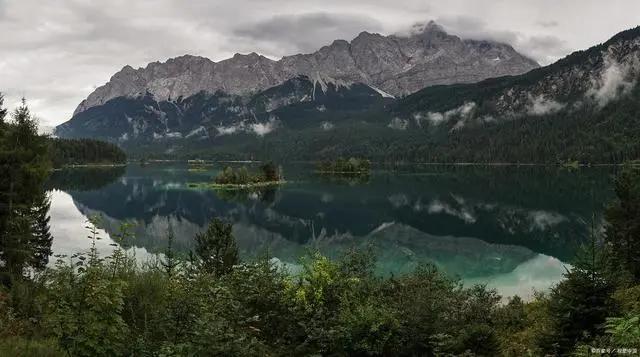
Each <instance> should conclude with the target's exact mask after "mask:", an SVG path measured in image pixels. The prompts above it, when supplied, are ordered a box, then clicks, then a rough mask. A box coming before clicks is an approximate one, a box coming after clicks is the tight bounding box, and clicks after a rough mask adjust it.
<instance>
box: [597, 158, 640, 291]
mask: <svg viewBox="0 0 640 357" xmlns="http://www.w3.org/2000/svg"><path fill="white" fill-rule="evenodd" d="M615 192H616V196H617V200H616V201H615V202H614V203H612V204H611V205H609V206H608V207H607V210H606V212H605V216H606V219H607V234H606V240H607V243H608V244H609V245H610V247H611V249H612V250H613V258H614V259H613V260H612V261H613V262H614V264H615V265H617V266H616V267H614V268H620V269H622V270H623V271H625V272H627V273H628V274H631V276H632V277H633V278H634V279H635V281H636V282H638V281H640V171H639V170H638V169H635V168H633V167H631V166H625V167H624V168H623V170H622V171H621V172H620V174H619V175H618V177H617V178H616V180H615Z"/></svg>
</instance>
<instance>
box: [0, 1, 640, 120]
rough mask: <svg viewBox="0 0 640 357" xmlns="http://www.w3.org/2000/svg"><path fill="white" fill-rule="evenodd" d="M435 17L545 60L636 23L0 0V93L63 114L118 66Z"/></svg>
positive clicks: (637, 10) (635, 9)
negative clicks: (22, 98) (25, 99)
mask: <svg viewBox="0 0 640 357" xmlns="http://www.w3.org/2000/svg"><path fill="white" fill-rule="evenodd" d="M429 20H435V21H436V22H438V23H440V24H441V25H443V26H444V27H445V28H446V29H447V30H448V31H449V32H450V33H453V34H456V35H459V36H461V37H467V38H477V39H494V40H499V41H503V42H508V43H510V44H511V45H513V46H514V47H515V48H516V49H517V50H519V51H521V52H522V53H524V54H527V55H529V56H531V57H533V58H534V59H536V60H537V61H538V62H540V63H541V64H548V63H550V62H553V61H554V60H556V59H558V58H561V57H563V56H565V55H567V54H569V53H570V52H572V51H574V50H577V49H584V48H587V47H590V46H591V45H594V44H597V43H600V42H604V41H606V40H607V39H608V38H610V37H611V36H613V35H614V34H615V33H617V32H619V31H621V30H625V29H628V28H631V27H635V26H637V25H640V1H638V0H608V1H604V0H447V1H441V0H349V1H345V0H0V34H1V35H0V92H3V93H4V94H5V97H6V100H5V106H8V107H13V106H14V105H15V103H16V102H17V101H18V99H19V98H20V97H22V96H25V97H26V98H27V99H28V101H29V104H30V105H31V108H32V111H33V112H34V113H35V114H36V115H37V116H38V117H40V118H41V122H42V124H44V125H56V124H60V123H62V122H64V121H66V120H68V119H69V118H70V116H71V113H72V112H73V110H74V109H75V107H76V106H77V105H78V104H79V103H80V101H81V100H82V99H84V98H85V97H86V96H87V95H88V94H89V93H90V92H91V91H93V89H94V88H95V87H97V86H100V85H102V84H104V83H105V82H107V81H108V80H109V78H110V77H111V75H113V74H114V73H115V72H117V71H119V70H120V69H121V68H122V67H123V66H124V65H126V64H129V65H132V66H133V67H136V68H137V67H141V66H145V65H146V64H147V63H148V62H153V61H165V60H166V59H168V58H171V57H175V56H179V55H183V54H187V53H188V54H193V55H201V56H206V57H209V58H211V59H212V60H214V61H217V60H221V59H224V58H227V57H230V56H232V55H233V54H234V53H236V52H240V53H248V52H252V51H255V52H258V53H261V54H263V55H265V56H268V57H271V58H274V59H275V58H279V57H281V56H283V55H286V54H293V53H298V52H310V51H313V50H315V49H316V48H318V47H320V46H322V45H325V44H329V43H331V42H332V41H333V40H334V39H338V38H341V39H346V40H351V39H352V38H354V37H355V36H356V35H357V34H358V33H360V32H361V31H365V30H366V31H369V32H378V33H382V34H391V33H398V32H403V31H406V30H407V29H408V28H410V27H411V25H413V24H415V23H417V22H425V21H429Z"/></svg>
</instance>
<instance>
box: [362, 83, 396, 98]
mask: <svg viewBox="0 0 640 357" xmlns="http://www.w3.org/2000/svg"><path fill="white" fill-rule="evenodd" d="M369 88H371V89H373V90H374V91H376V92H378V94H380V95H381V96H382V98H391V99H396V97H394V96H392V95H391V94H389V93H387V92H385V91H383V90H382V89H379V88H377V87H375V86H372V85H369Z"/></svg>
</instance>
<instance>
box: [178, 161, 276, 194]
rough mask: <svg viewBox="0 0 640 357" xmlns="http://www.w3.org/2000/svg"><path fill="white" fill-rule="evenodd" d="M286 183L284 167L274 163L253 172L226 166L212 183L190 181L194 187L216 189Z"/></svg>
mask: <svg viewBox="0 0 640 357" xmlns="http://www.w3.org/2000/svg"><path fill="white" fill-rule="evenodd" d="M283 183H285V181H284V175H283V174H282V168H281V167H276V165H274V164H273V163H271V162H270V163H267V164H264V165H262V166H261V167H260V171H259V172H256V173H251V172H249V170H248V169H247V168H246V167H243V168H240V169H238V170H234V169H232V168H231V167H226V168H225V169H224V170H222V171H221V172H220V173H219V174H218V175H217V176H216V177H215V179H214V182H212V183H190V184H189V187H192V188H211V189H216V190H250V189H254V188H260V187H269V186H277V185H281V184H283Z"/></svg>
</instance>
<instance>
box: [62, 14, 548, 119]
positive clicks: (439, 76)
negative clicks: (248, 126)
mask: <svg viewBox="0 0 640 357" xmlns="http://www.w3.org/2000/svg"><path fill="white" fill-rule="evenodd" d="M496 59H497V61H496ZM537 67H539V65H538V64H537V63H536V62H535V61H533V60H532V59H530V58H528V57H526V56H523V55H521V54H519V53H518V52H517V51H515V50H514V49H513V47H511V46H510V45H506V44H501V43H498V42H491V41H477V40H465V39H461V38H459V37H457V36H454V35H449V34H448V33H446V32H445V31H444V29H443V28H442V27H441V26H439V25H437V24H435V23H434V22H430V23H428V24H427V25H425V26H424V28H422V29H421V30H418V31H413V32H412V33H411V34H409V35H408V36H406V37H405V36H401V35H389V36H383V35H380V34H376V33H369V32H366V31H363V32H361V33H360V34H359V35H358V36H357V37H355V38H354V39H353V40H352V41H351V42H348V41H346V40H335V41H333V43H331V44H330V45H326V46H322V47H321V48H320V49H318V51H316V52H313V53H307V54H295V55H290V56H284V57H282V58H281V59H280V60H277V61H275V60H271V59H269V58H267V57H265V56H262V55H259V54H257V53H255V52H252V53H249V54H247V55H243V54H238V53H237V54H235V55H234V56H233V57H231V58H228V59H225V60H222V61H219V62H214V61H212V60H210V59H208V58H206V57H201V56H193V55H183V56H179V57H175V58H170V59H168V60H167V61H166V62H162V63H161V62H151V63H149V64H148V65H147V66H146V67H144V68H143V67H141V68H138V69H134V68H133V67H131V66H130V65H127V66H125V67H123V69H122V70H120V71H119V72H117V73H116V74H114V75H113V76H112V77H111V79H110V80H109V82H107V83H106V84H105V85H103V86H101V87H99V88H97V89H96V90H95V91H94V92H93V93H91V94H90V95H89V96H88V97H87V99H85V100H84V101H82V103H80V105H79V106H78V107H77V108H76V110H75V112H74V115H76V114H79V113H80V112H82V111H85V110H87V109H89V108H90V107H94V106H97V105H103V104H105V103H106V102H107V101H108V100H110V99H113V98H117V97H119V96H137V95H143V94H145V93H147V92H149V93H151V94H152V95H154V97H156V99H158V100H169V99H171V98H177V97H180V96H185V97H186V96H190V95H194V94H196V93H197V92H199V91H202V90H204V91H208V92H211V93H215V92H216V91H218V90H221V91H224V92H227V93H229V94H234V95H250V94H252V93H255V92H258V91H261V90H265V89H267V88H269V87H272V86H275V85H278V84H280V83H283V82H284V81H286V80H288V79H290V78H293V77H295V76H297V75H307V76H309V77H311V78H316V77H318V78H325V79H333V80H342V81H347V82H353V83H358V82H359V83H364V84H368V85H373V86H375V87H377V88H380V89H381V90H383V91H385V92H387V93H390V94H392V95H406V94H409V93H412V92H415V91H417V90H419V89H422V88H424V87H426V86H428V85H434V84H449V83H459V82H476V81H478V80H481V79H485V78H490V77H496V76H500V75H505V74H517V73H524V72H527V71H529V70H531V69H533V68H537Z"/></svg>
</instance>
